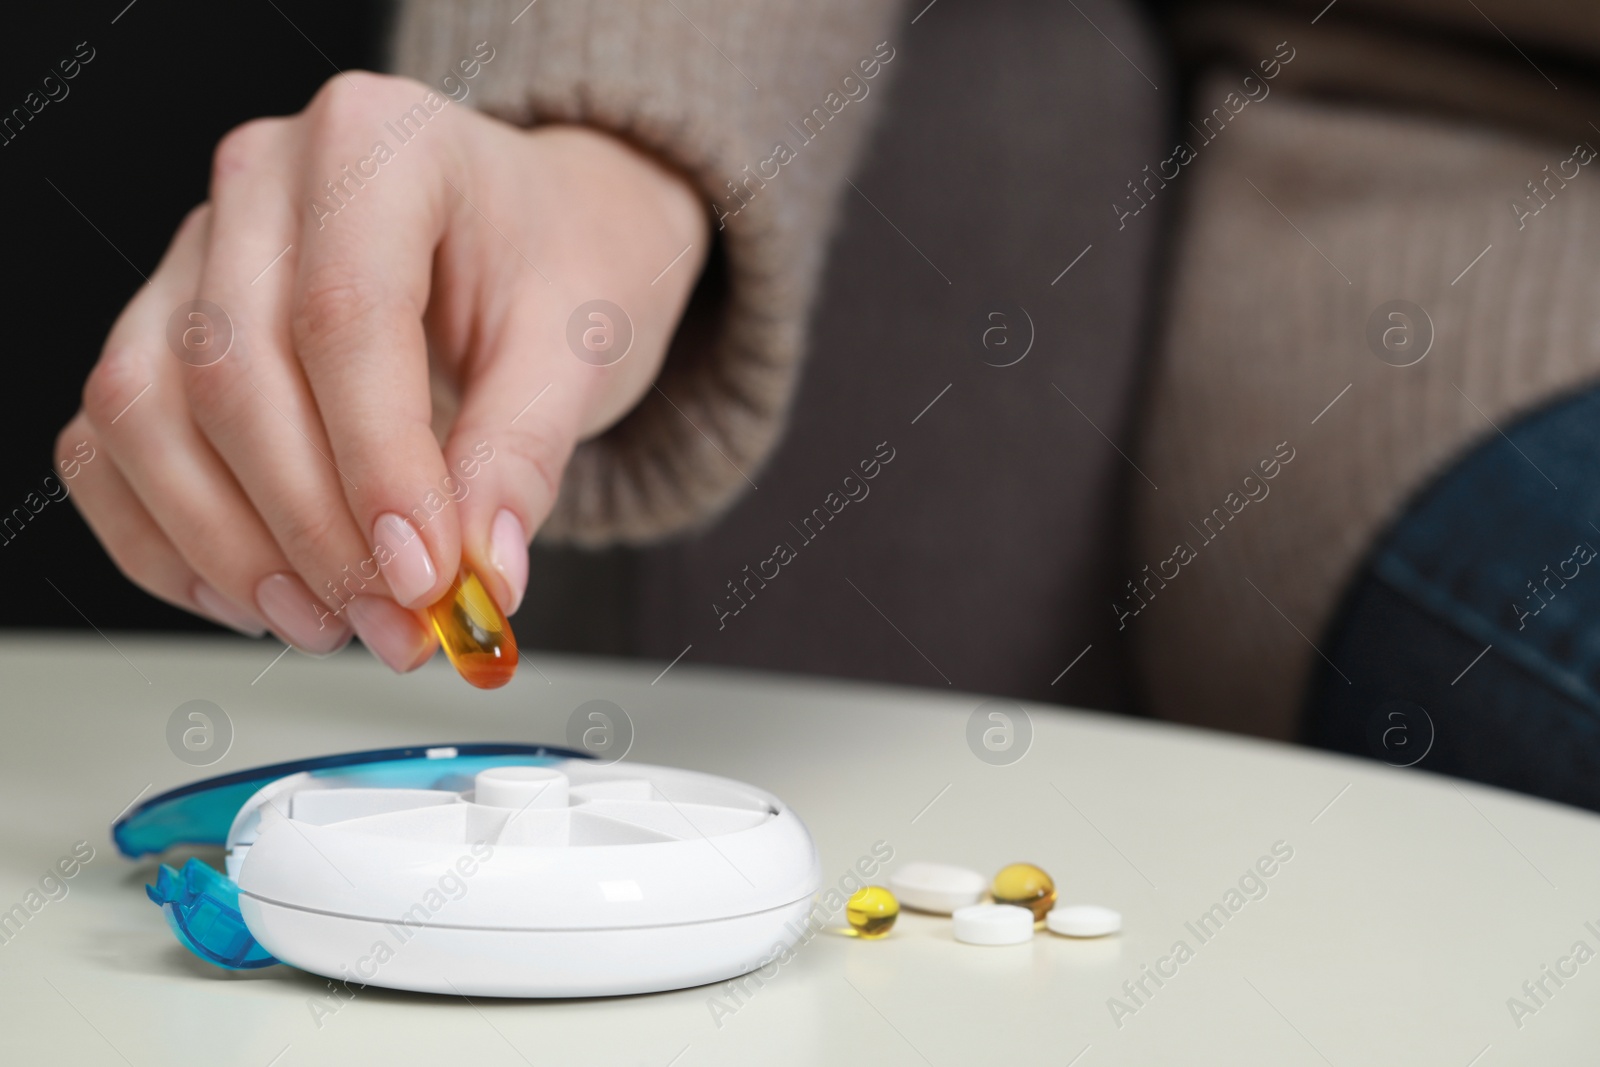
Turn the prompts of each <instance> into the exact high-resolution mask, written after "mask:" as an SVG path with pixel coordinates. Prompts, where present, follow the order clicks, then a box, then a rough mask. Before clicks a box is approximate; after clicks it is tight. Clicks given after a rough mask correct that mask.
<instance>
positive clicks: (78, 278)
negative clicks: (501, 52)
mask: <svg viewBox="0 0 1600 1067" xmlns="http://www.w3.org/2000/svg"><path fill="white" fill-rule="evenodd" d="M124 8H127V9H126V10H124ZM119 13H120V15H119ZM386 18H387V10H386V6H385V5H384V4H382V3H379V2H377V0H347V2H341V3H337V4H326V3H314V2H312V0H251V2H247V3H238V4H235V3H220V4H219V3H202V2H199V0H137V2H136V3H134V4H133V6H132V7H131V8H129V7H127V0H110V2H104V3H102V2H95V3H89V4H70V5H69V4H48V5H47V4H22V5H16V6H14V7H12V8H10V9H9V10H8V11H7V12H6V22H7V26H6V31H5V33H4V34H3V35H0V114H9V113H10V111H11V109H12V108H14V107H21V106H22V102H23V98H24V97H25V96H27V94H28V93H29V91H41V90H40V81H41V80H42V79H43V78H44V77H45V76H46V75H47V74H51V73H58V68H57V63H58V61H60V60H62V59H70V58H71V57H72V55H73V53H74V51H75V50H76V49H77V47H78V45H79V43H80V42H84V41H87V42H88V44H89V46H90V47H92V48H93V49H94V51H95V57H94V59H93V60H92V61H91V62H90V63H88V64H86V65H84V66H83V67H82V69H81V70H80V71H79V73H78V76H77V77H76V78H74V79H72V80H71V81H68V82H66V83H65V84H66V85H67V86H68V88H69V90H70V91H69V92H68V94H67V96H66V97H65V98H63V99H62V100H60V101H59V102H54V101H53V102H51V103H50V104H48V105H47V106H46V107H45V108H44V109H43V110H42V111H40V112H39V114H37V115H34V116H33V118H32V121H30V122H29V123H28V124H27V126H26V128H25V129H24V131H23V133H22V134H21V135H20V136H18V137H17V138H16V139H15V140H13V141H11V142H10V143H9V144H5V145H0V204H4V205H5V248H6V256H5V268H4V269H5V272H6V278H5V286H4V296H3V298H0V299H3V304H0V307H3V308H4V321H5V333H4V336H5V338H6V340H7V342H8V347H9V349H10V351H8V352H7V353H6V364H7V366H6V386H5V387H4V390H3V393H0V395H3V396H4V411H5V417H4V418H3V419H0V515H4V514H9V513H10V512H11V510H12V509H13V508H17V507H22V505H23V500H24V498H25V497H27V495H28V494H29V493H30V492H32V493H37V494H39V495H40V496H43V495H44V493H43V481H44V479H45V477H47V476H48V475H50V474H51V473H52V467H51V456H52V451H51V450H52V447H53V445H54V442H55V437H56V434H57V433H58V432H59V431H60V429H61V427H62V426H64V425H65V424H66V423H67V421H68V420H69V419H70V418H71V417H72V415H73V413H74V412H76V410H77V408H78V399H79V392H80V390H81V389H82V386H83V380H84V377H85V376H86V375H87V374H88V372H89V368H90V367H91V366H92V365H93V364H94V361H95V359H96V358H97V356H98V355H99V352H100V345H101V343H102V342H103V341H104V339H105V336H106V333H107V331H109V330H110V328H111V324H112V322H113V321H114V320H115V318H116V316H117V314H118V312H120V311H121V309H122V307H123V305H124V304H126V303H127V301H128V300H129V299H130V298H131V297H132V295H133V294H134V292H135V291H136V290H137V288H138V287H139V286H140V285H142V284H144V283H143V279H142V278H141V277H140V274H139V272H140V271H143V272H144V273H146V274H148V273H149V272H150V271H151V270H153V269H154V268H155V266H156V263H157V262H158V261H159V260H160V258H161V254H162V252H163V251H165V249H166V246H167V242H168V241H169V240H170V239H171V236H172V233H173V231H174V230H175V229H176V228H177V225H178V222H179V221H180V220H181V219H182V218H183V216H184V214H185V213H186V212H187V211H188V210H189V209H190V208H192V207H193V206H194V205H195V204H197V203H199V202H200V201H202V200H204V199H205V196H206V177H207V174H208V171H209V163H210V155H211V148H212V146H213V145H215V144H216V142H217V139H218V138H219V137H221V136H222V135H223V134H224V133H225V132H227V131H228V130H229V129H231V128H232V127H234V126H236V125H238V124H239V123H241V122H244V121H246V120H248V119H251V118H256V117H258V116H261V115H284V114H290V113H293V112H295V111H298V110H300V108H301V107H303V106H304V105H305V103H306V101H307V100H308V99H309V98H310V97H311V95H312V94H313V93H314V92H315V91H316V89H317V87H318V86H320V85H321V84H322V83H323V82H324V81H326V80H327V79H328V78H329V77H331V76H332V75H333V74H334V73H335V67H338V68H343V69H349V68H352V67H355V68H369V69H370V68H375V67H377V66H379V65H380V62H381V58H382V42H383V39H384V27H385V20H386ZM113 19H116V22H115V23H114V24H113V22H112V20H113ZM302 31H303V33H302ZM308 38H309V40H308ZM57 91H58V92H59V90H57ZM41 95H42V91H41ZM51 183H54V185H55V188H52V187H51ZM57 190H59V192H58V191H57ZM69 200H70V202H69ZM80 212H81V214H80ZM97 229H98V231H99V232H96V230H97ZM124 257H126V259H125V258H124ZM129 261H131V265H130V262H129ZM135 268H137V269H135ZM57 492H58V493H59V490H57ZM24 511H25V512H26V509H24ZM47 577H48V578H49V580H50V582H54V583H55V585H56V586H58V587H59V589H60V593H58V592H56V591H55V590H53V589H52V588H51V587H50V584H49V582H46V580H45V579H46V578H47ZM0 589H4V590H5V591H6V594H7V596H6V598H5V606H4V607H3V608H0V626H7V627H22V626H27V627H83V626H85V618H87V619H88V620H90V621H92V623H93V624H94V625H95V626H98V627H99V628H101V629H103V630H112V629H146V628H159V629H167V630H214V629H216V627H213V626H212V625H211V624H210V623H208V622H205V621H204V620H202V619H198V618H196V617H194V616H192V615H190V614H188V613H187V612H182V611H179V610H177V609H175V608H171V607H168V606H167V605H166V604H163V603H161V602H160V601H158V600H156V599H154V598H153V597H150V596H147V595H146V594H145V593H143V592H142V591H141V590H139V589H138V588H137V587H136V586H134V585H133V584H132V583H131V582H129V581H128V580H127V579H125V578H123V577H122V575H121V574H120V573H119V572H118V571H117V569H116V567H115V566H113V565H112V563H111V561H110V560H109V559H108V558H107V556H106V554H105V552H104V551H103V550H102V549H101V548H100V546H99V544H98V542H96V541H95V539H94V536H93V535H92V534H91V533H90V532H89V529H88V527H87V526H85V525H84V523H83V521H82V520H81V519H80V518H79V517H78V514H77V512H76V510H75V509H74V508H73V506H72V504H71V502H70V500H64V501H62V502H59V503H55V502H52V503H50V504H48V505H46V506H45V507H44V509H43V510H42V511H40V512H39V513H38V514H37V515H33V516H32V517H31V521H29V522H28V524H27V525H26V526H25V527H24V528H23V529H22V532H21V533H20V534H19V535H18V536H16V537H15V538H14V539H13V540H10V541H8V542H5V543H3V544H0ZM62 594H65V596H66V597H70V598H71V603H70V604H69V603H68V602H67V600H66V599H64V597H63V595H62ZM73 605H76V608H74V606H73ZM80 611H81V614H80Z"/></svg>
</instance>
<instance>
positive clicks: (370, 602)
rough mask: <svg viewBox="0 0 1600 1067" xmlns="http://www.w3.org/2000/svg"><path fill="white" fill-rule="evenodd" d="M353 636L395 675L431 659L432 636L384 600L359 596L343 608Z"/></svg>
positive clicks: (414, 619) (423, 627) (420, 625)
mask: <svg viewBox="0 0 1600 1067" xmlns="http://www.w3.org/2000/svg"><path fill="white" fill-rule="evenodd" d="M345 615H346V617H348V618H349V620H350V625H351V626H354V627H355V628H356V636H357V637H359V638H361V643H362V644H364V645H366V646H367V650H368V651H369V652H371V653H372V654H373V655H374V656H377V657H378V658H379V659H381V660H383V662H384V663H386V664H388V666H389V669H390V670H392V671H394V672H395V673H396V674H405V673H406V672H407V671H414V670H416V669H417V668H418V667H420V666H422V665H423V664H424V663H426V662H428V660H429V659H430V658H431V657H432V655H433V635H432V632H431V631H429V630H428V629H427V628H426V627H425V626H423V624H422V623H420V622H418V621H417V617H416V616H415V615H413V614H412V613H411V612H409V611H407V610H406V609H405V608H402V607H401V606H400V605H399V604H396V603H395V602H394V601H392V600H390V599H389V598H387V597H378V596H358V597H356V598H355V599H354V600H352V601H350V603H349V605H348V606H347V607H346V608H345Z"/></svg>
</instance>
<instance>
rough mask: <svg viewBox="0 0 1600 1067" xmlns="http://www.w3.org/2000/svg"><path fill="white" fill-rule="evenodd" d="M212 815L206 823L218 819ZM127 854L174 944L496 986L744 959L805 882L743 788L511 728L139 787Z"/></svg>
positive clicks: (786, 942)
mask: <svg viewBox="0 0 1600 1067" xmlns="http://www.w3.org/2000/svg"><path fill="white" fill-rule="evenodd" d="M224 828H225V829H224ZM114 836H115V839H116V842H117V844H118V846H119V848H121V849H122V851H123V852H124V853H125V854H126V855H129V856H138V855H144V854H149V853H154V852H161V851H164V850H165V849H166V848H169V847H171V846H172V845H175V844H180V843H191V844H193V843H202V844H203V843H214V844H222V845H224V847H225V848H226V849H227V860H226V873H225V874H223V873H219V872H216V871H215V870H213V869H212V868H210V867H207V866H205V865H204V864H201V863H200V862H199V861H198V860H190V861H189V863H188V864H187V865H186V866H185V867H184V869H183V870H182V871H174V870H173V869H172V868H171V867H165V866H163V867H162V868H161V871H160V876H159V878H158V881H157V884H156V885H155V886H152V887H150V888H149V893H150V896H151V899H152V900H154V901H155V902H156V903H158V904H160V905H161V906H162V909H163V911H165V912H166V915H167V919H168V922H169V925H171V927H172V929H173V931H174V933H176V934H177V936H178V938H179V940H180V941H182V942H183V943H184V944H185V945H186V946H187V947H188V948H190V950H191V951H194V952H195V953H196V954H197V955H200V956H202V958H205V959H208V960H210V961H211V962H213V963H217V964H219V965H221V966H225V967H257V966H264V965H267V964H271V963H275V962H282V963H287V964H291V965H293V966H295V967H299V968H301V969H302V970H306V971H311V972H313V973H315V974H321V975H326V976H328V977H330V978H334V979H337V980H340V981H343V982H348V983H350V984H352V985H376V986H385V987H389V988H393V989H409V990H417V991H422V992H432V993H462V994H467V995H474V994H476V995H480V996H505V997H574V996H603V995H614V994H626V993H645V992H653V991H658V990H664V989H676V988H681V987H684V986H692V985H700V984H703V983H707V982H715V981H721V980H723V979H727V978H731V977H733V976H735V975H739V974H743V973H745V972H747V971H749V970H751V969H753V968H755V967H756V966H758V965H759V964H760V963H761V961H762V960H764V959H766V958H768V957H770V956H771V955H772V953H773V952H774V950H775V947H776V946H780V945H781V946H784V947H788V946H791V945H793V944H794V943H795V942H796V941H797V940H798V938H799V935H800V934H802V933H803V932H804V918H805V916H806V914H807V913H808V912H809V911H810V909H811V907H812V897H813V895H814V894H815V892H816V891H817V889H818V887H819V885H820V882H821V867H820V864H819V861H818V856H817V851H816V847H815V845H814V844H813V842H812V839H811V836H810V834H809V832H808V831H807V830H806V827H805V825H804V824H803V823H802V822H801V821H800V819H799V817H798V816H796V815H795V813H794V812H793V811H792V810H791V809H789V808H788V807H787V806H785V805H784V804H783V802H782V801H780V800H779V799H778V798H777V797H774V796H772V795H771V794H769V793H766V792H764V791H762V790H760V789H757V788H755V787H754V786H750V785H745V784H744V783H741V782H736V781H732V780H730V779H726V778H718V777H714V776H712V775H708V774H699V773H696V772H692V771H684V770H676V769H673V768H669V767H658V766H649V765H644V764H634V763H626V764H615V765H601V764H598V763H596V762H594V761H592V760H590V759H588V758H586V757H583V756H582V755H581V754H578V753H571V752H566V751H564V750H560V749H553V748H545V747H537V746H526V745H481V744H478V745H472V744H467V745H446V746H436V747H433V748H427V749H422V748H417V749H398V750H385V751H380V752H367V753H353V754H349V755H346V756H339V757H329V758H327V759H324V760H314V761H308V762H305V763H297V764H280V765H277V766H275V767H266V768H260V769H258V770H255V771H247V772H241V773H240V774H235V775H228V776H224V777H223V778H219V779H213V780H211V781H208V782H201V783H197V784H196V785H193V786H187V787H184V788H183V789H179V790H174V791H172V792H171V793H167V794H164V795H162V796H160V797H156V798H154V799H153V800H151V801H148V802H146V803H145V804H144V805H142V806H141V807H140V808H138V809H136V810H135V811H134V812H132V813H130V814H129V815H128V816H126V817H125V818H123V819H122V820H119V822H118V824H117V826H116V828H115V833H114Z"/></svg>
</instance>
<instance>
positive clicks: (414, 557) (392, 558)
mask: <svg viewBox="0 0 1600 1067" xmlns="http://www.w3.org/2000/svg"><path fill="white" fill-rule="evenodd" d="M372 546H373V554H374V556H376V558H377V560H378V566H379V567H380V568H382V570H383V579H384V581H386V582H388V583H389V591H390V592H391V593H393V594H394V598H395V599H396V600H397V601H399V602H400V604H401V605H402V606H404V607H408V608H414V607H421V606H422V605H421V604H420V603H419V601H421V600H422V598H423V597H425V596H427V595H428V591H429V590H430V589H432V588H433V583H434V581H435V580H436V579H437V578H438V577H439V572H438V571H436V570H434V568H433V560H432V559H430V558H428V546H427V545H426V544H424V543H423V541H422V535H421V534H420V533H418V532H417V528H416V527H415V526H413V525H411V524H410V523H409V522H407V521H406V520H405V519H403V518H401V517H400V516H399V515H396V514H394V513H393V512H389V513H387V514H384V515H379V516H378V521H377V522H374V523H373V524H372Z"/></svg>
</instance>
